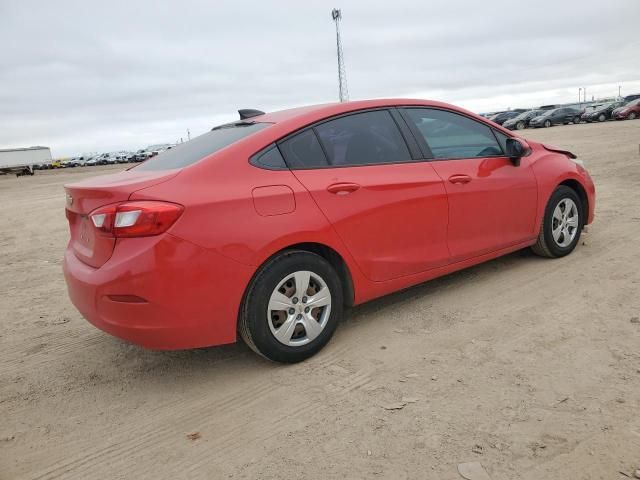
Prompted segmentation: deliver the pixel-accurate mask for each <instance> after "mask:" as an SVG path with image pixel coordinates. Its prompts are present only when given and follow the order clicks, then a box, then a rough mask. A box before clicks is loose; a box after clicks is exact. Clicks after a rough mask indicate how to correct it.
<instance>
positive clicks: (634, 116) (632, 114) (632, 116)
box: [629, 112, 636, 120]
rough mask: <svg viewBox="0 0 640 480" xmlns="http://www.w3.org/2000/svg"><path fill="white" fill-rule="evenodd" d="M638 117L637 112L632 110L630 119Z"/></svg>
mask: <svg viewBox="0 0 640 480" xmlns="http://www.w3.org/2000/svg"><path fill="white" fill-rule="evenodd" d="M635 119H636V112H631V113H630V114H629V120H635Z"/></svg>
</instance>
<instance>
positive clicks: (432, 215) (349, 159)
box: [278, 109, 449, 281]
mask: <svg viewBox="0 0 640 480" xmlns="http://www.w3.org/2000/svg"><path fill="white" fill-rule="evenodd" d="M394 114H395V115H398V114H397V112H394V113H392V111H389V110H387V109H379V110H372V111H365V112H356V113H352V114H349V115H343V116H340V117H336V118H333V119H330V120H328V121H325V122H322V123H320V124H317V125H314V126H313V127H311V128H308V129H306V130H304V131H302V132H300V133H298V134H296V135H294V136H292V137H289V138H288V139H286V140H285V141H282V142H280V143H279V145H278V146H279V148H280V150H281V152H282V154H283V156H284V158H285V160H286V161H287V164H288V165H289V167H290V168H291V169H292V171H293V173H294V174H295V175H296V177H297V178H298V179H299V180H300V182H301V183H302V184H303V185H304V186H305V187H306V188H307V189H308V190H309V192H310V193H311V195H312V197H313V199H314V200H315V202H316V203H317V205H318V206H319V208H320V209H321V210H322V212H323V213H324V215H325V216H326V217H327V219H328V220H329V221H330V222H331V224H332V225H333V226H334V228H335V230H336V232H337V233H338V235H339V236H340V238H341V239H342V241H343V242H344V243H345V245H346V247H347V249H348V250H349V252H350V253H351V255H352V256H353V257H354V259H355V261H356V262H357V264H358V266H359V267H360V269H361V270H362V272H363V273H364V275H365V276H366V277H368V278H369V279H370V280H374V281H384V280H389V279H393V278H397V277H401V276H405V275H411V274H414V273H418V272H422V271H425V270H428V269H430V268H434V267H438V266H442V265H444V264H446V263H448V261H449V252H448V249H447V242H446V233H447V218H448V207H447V195H446V191H445V188H444V185H443V182H442V180H441V179H440V177H439V176H438V175H437V173H436V172H435V170H434V169H433V167H432V165H431V164H429V163H428V162H424V161H419V160H416V159H415V158H414V156H419V155H417V152H418V149H417V144H416V143H415V140H414V139H413V137H412V136H411V134H410V133H409V132H408V131H407V130H406V129H407V127H406V125H403V124H402V122H403V120H402V119H401V118H400V117H399V115H398V116H397V117H395V118H394ZM398 122H400V123H398ZM401 128H404V129H405V133H404V134H403V133H402V131H401ZM407 141H409V142H410V143H409V144H407V143H406V142H407ZM411 142H412V143H411ZM414 146H415V149H414V152H415V153H414V155H412V153H411V151H410V148H413V147H414Z"/></svg>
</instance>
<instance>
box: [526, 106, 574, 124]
mask: <svg viewBox="0 0 640 480" xmlns="http://www.w3.org/2000/svg"><path fill="white" fill-rule="evenodd" d="M569 123H580V110H578V109H577V108H574V107H560V108H554V109H553V110H546V111H545V112H544V113H543V114H542V115H540V116H538V117H534V118H532V119H531V120H530V121H529V126H530V127H534V128H539V127H551V126H553V125H568V124H569Z"/></svg>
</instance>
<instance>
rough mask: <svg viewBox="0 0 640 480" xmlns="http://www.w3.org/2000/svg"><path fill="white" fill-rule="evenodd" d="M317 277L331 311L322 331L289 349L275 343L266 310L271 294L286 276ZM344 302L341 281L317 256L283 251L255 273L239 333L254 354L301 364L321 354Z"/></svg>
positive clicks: (295, 251) (241, 315) (244, 306)
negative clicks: (307, 274)
mask: <svg viewBox="0 0 640 480" xmlns="http://www.w3.org/2000/svg"><path fill="white" fill-rule="evenodd" d="M301 270H303V271H310V272H312V273H315V274H316V275H319V276H320V277H321V278H322V280H323V281H324V282H325V283H326V285H327V287H328V288H329V292H330V293H331V311H330V312H329V313H330V314H329V318H328V320H327V323H326V325H325V327H324V329H323V330H322V331H321V332H320V334H319V335H318V336H317V337H316V338H315V339H313V340H311V341H310V342H309V343H306V344H305V345H300V346H295V347H293V346H289V345H285V344H284V343H281V342H280V341H278V340H277V339H276V337H275V336H274V334H273V333H272V331H271V328H270V327H269V321H270V319H269V318H268V308H269V307H268V306H269V299H270V298H271V294H272V293H273V291H274V290H275V288H276V287H277V286H278V284H279V283H280V282H281V281H282V280H283V279H285V278H286V277H287V276H288V275H291V274H293V273H294V272H297V271H301ZM343 310H344V298H343V291H342V284H341V281H340V277H339V276H338V274H337V273H336V272H335V270H334V269H333V267H332V266H331V264H330V263H329V262H327V261H326V260H325V259H324V258H323V257H321V256H320V255H316V254H315V253H311V252H307V251H303V250H287V251H284V252H282V253H280V254H278V255H276V256H275V257H273V258H272V259H270V260H269V261H268V262H267V263H265V264H264V265H263V266H262V267H261V268H260V270H259V271H258V272H257V273H256V275H255V276H254V278H253V280H252V281H251V283H250V285H249V288H248V289H247V291H246V293H245V297H244V300H243V303H242V308H241V311H240V318H239V319H238V330H239V333H240V336H241V337H242V339H243V340H244V341H245V343H246V344H247V345H248V346H249V347H250V348H251V349H252V350H253V351H255V352H256V353H258V354H260V355H262V356H263V357H265V358H267V359H269V360H272V361H274V362H282V363H296V362H301V361H302V360H305V359H307V358H309V357H311V356H313V355H315V354H316V353H317V352H318V351H320V350H321V349H322V348H323V347H324V346H325V345H326V344H327V343H328V342H329V340H330V339H331V337H332V336H333V333H334V332H335V330H336V327H337V326H338V323H339V322H340V320H341V319H342V313H343Z"/></svg>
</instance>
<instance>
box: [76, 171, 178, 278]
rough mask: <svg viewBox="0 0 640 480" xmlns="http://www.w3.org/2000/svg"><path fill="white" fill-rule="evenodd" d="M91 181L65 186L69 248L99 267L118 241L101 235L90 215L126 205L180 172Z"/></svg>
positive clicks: (123, 175) (142, 173) (125, 174)
mask: <svg viewBox="0 0 640 480" xmlns="http://www.w3.org/2000/svg"><path fill="white" fill-rule="evenodd" d="M136 170H137V169H132V170H128V171H123V172H119V173H116V174H112V175H104V176H100V177H95V178H90V179H87V180H83V181H80V182H77V183H72V184H68V185H65V187H64V188H65V192H66V197H67V205H66V216H67V219H68V221H69V231H70V235H71V238H70V240H69V246H70V248H71V249H72V250H73V252H74V254H75V255H76V257H78V259H79V260H80V261H82V262H84V263H86V264H87V265H90V266H92V267H95V268H99V267H101V266H102V265H104V263H105V262H106V261H107V260H109V258H111V255H112V253H113V249H114V247H115V245H116V238H115V237H113V236H107V235H103V234H101V233H100V232H99V231H98V230H97V229H96V228H95V227H94V225H93V223H92V221H91V218H90V216H89V214H90V213H91V212H92V211H94V210H95V209H96V208H99V207H103V206H105V205H109V204H114V203H119V202H124V201H127V200H128V199H129V197H130V196H131V194H132V193H134V192H136V191H138V190H140V189H143V188H147V187H150V186H153V185H157V184H159V183H162V182H165V181H167V180H169V179H171V178H173V177H175V176H176V175H177V174H178V173H179V170H162V171H136Z"/></svg>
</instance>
